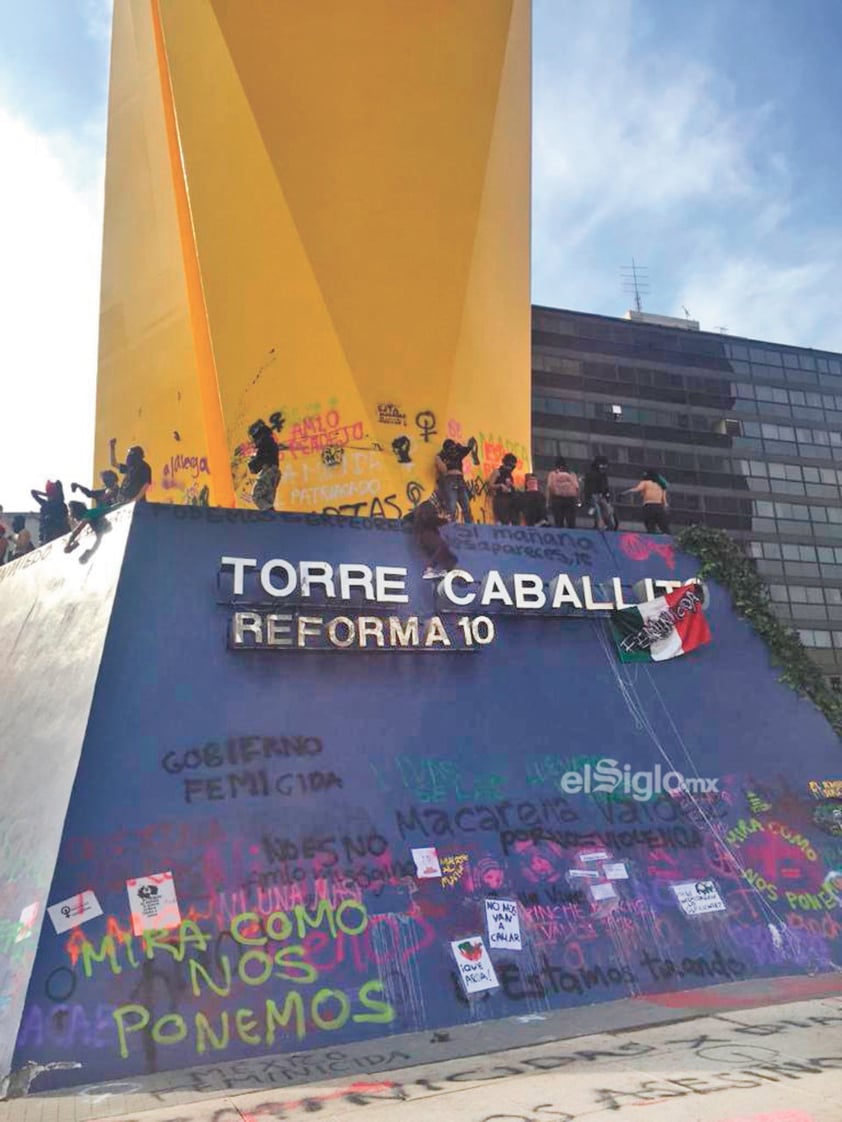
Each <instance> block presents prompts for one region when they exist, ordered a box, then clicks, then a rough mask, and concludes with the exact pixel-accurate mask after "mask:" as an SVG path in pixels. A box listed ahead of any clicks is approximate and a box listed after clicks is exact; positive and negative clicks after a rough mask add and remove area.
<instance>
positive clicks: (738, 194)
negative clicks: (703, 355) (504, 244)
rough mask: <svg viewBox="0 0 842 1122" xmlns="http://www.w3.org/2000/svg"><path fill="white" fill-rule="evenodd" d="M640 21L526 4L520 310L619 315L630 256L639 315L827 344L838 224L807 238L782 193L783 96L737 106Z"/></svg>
mask: <svg viewBox="0 0 842 1122" xmlns="http://www.w3.org/2000/svg"><path fill="white" fill-rule="evenodd" d="M641 11H645V9H643V7H642V6H641V5H639V4H632V3H630V2H627V0H613V2H611V0H606V2H605V3H601V4H598V5H587V6H585V5H582V6H575V5H571V4H565V5H563V6H562V5H558V4H556V3H540V2H539V3H538V4H537V5H536V20H535V54H536V58H535V82H534V87H535V99H534V115H535V116H534V155H533V163H534V176H533V182H534V198H533V230H534V235H533V297H534V299H535V301H536V302H538V303H544V304H550V305H557V306H562V307H570V308H576V309H578V310H581V311H594V312H603V313H606V314H609V315H611V314H613V315H616V314H620V313H621V312H622V311H623V310H624V305H625V306H628V298H626V299H624V298H623V296H622V294H621V283H620V276H619V273H620V267H621V266H622V265H626V264H628V263H629V262H630V260H631V257H632V256H635V257H636V258H637V260H638V262H641V261H642V262H644V263H645V264H647V265H648V266H649V268H650V275H651V278H652V289H653V294H652V297H651V299H650V300H649V302H648V303H647V304H645V306H646V307H647V308H648V310H651V311H654V312H662V313H665V314H668V313H673V314H676V313H677V314H679V315H680V314H681V305H682V304H686V305H687V307H688V308H689V309H690V311H691V313H692V315H693V317H694V318H696V319H700V320H701V321H702V327H703V328H707V329H711V330H715V329H716V326H718V325H721V324H727V325H729V327H730V330H731V332H732V333H734V334H746V335H756V336H759V337H762V338H768V339H773V340H779V341H788V342H793V343H799V344H801V345H806V346H824V347H828V348H831V349H840V348H842V331H841V330H840V329H839V328H838V327H837V326H836V324H837V319H836V314H835V309H834V308H833V307H832V302H831V300H830V298H829V295H828V293H829V292H832V290H831V289H830V288H829V280H830V277H831V274H832V270H833V268H834V266H835V264H836V262H838V260H839V257H838V251H839V248H840V243H842V227H840V228H839V229H836V230H831V231H818V230H813V229H811V228H810V220H809V212H808V209H807V203H806V200H804V199H799V198H797V197H795V195H794V194H793V187H792V176H791V172H790V166H789V160H788V158H787V155H788V154H787V151H786V150H784V149H783V148H782V145H781V144H780V143H778V134H777V133H776V132H775V127H776V121H779V120H780V119H781V117H782V115H784V114H785V113H786V112H787V104H786V102H785V99H784V97H783V95H782V97H781V100H780V101H779V102H778V103H776V104H774V105H772V104H767V103H764V102H763V101H762V100H755V101H754V102H753V103H747V102H746V101H745V97H743V99H742V101H739V100H738V98H737V94H736V91H735V89H734V87H733V86H732V85H731V84H730V82H729V81H728V79H727V76H726V75H724V74H723V73H722V72H720V71H719V70H717V69H714V68H713V66H712V65H708V64H705V63H704V62H702V61H701V58H702V57H703V52H702V51H700V50H698V49H696V53H695V54H694V42H693V40H692V37H687V36H685V37H683V38H682V39H681V40H679V39H678V38H676V39H675V40H674V43H673V46H672V47H671V48H670V47H669V46H668V44H667V42H666V40H665V39H664V37H657V38H656V39H653V38H652V36H651V34H650V32H651V30H652V29H651V28H647V27H645V26H641V24H640V22H639V17H640V13H641ZM758 49H761V48H760V45H759V44H758ZM796 230H797V231H798V234H797V236H796V235H795V231H796Z"/></svg>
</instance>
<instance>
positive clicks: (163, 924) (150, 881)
mask: <svg viewBox="0 0 842 1122" xmlns="http://www.w3.org/2000/svg"><path fill="white" fill-rule="evenodd" d="M126 891H127V892H128V894H129V908H130V910H131V914H132V933H133V934H134V935H141V934H142V933H143V932H144V931H168V930H169V929H170V928H171V927H178V925H179V924H180V923H181V913H180V912H179V910H178V900H177V898H176V895H175V881H174V880H173V875H172V873H150V875H149V876H146V877H136V878H133V879H132V880H127V881H126Z"/></svg>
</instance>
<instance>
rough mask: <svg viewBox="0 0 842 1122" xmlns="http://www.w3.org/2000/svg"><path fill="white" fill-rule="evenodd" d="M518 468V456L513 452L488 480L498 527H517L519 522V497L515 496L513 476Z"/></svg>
mask: <svg viewBox="0 0 842 1122" xmlns="http://www.w3.org/2000/svg"><path fill="white" fill-rule="evenodd" d="M516 466H517V456H516V455H515V454H514V453H513V452H507V453H506V455H505V456H504V457H503V459H502V462H501V464H500V466H499V467H498V468H495V469H494V471H493V472H492V473H491V475H490V476H489V478H488V490H489V492H490V493H491V506H492V509H493V511H494V521H495V522H496V523H497V525H498V526H515V525H517V522H518V509H517V498H518V497H517V495H516V494H515V480H514V474H513V473H514V470H515V467H516Z"/></svg>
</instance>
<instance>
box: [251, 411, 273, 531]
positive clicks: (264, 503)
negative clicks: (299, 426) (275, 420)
mask: <svg viewBox="0 0 842 1122" xmlns="http://www.w3.org/2000/svg"><path fill="white" fill-rule="evenodd" d="M271 419H272V418H271V417H270V418H269V420H271ZM248 433H249V439H250V440H251V442H252V443H253V444H254V455H253V456H252V458H251V459H250V460H249V464H248V467H249V471H250V472H251V473H252V475H256V476H257V479H255V481H254V489H253V490H252V493H251V498H252V502H253V503H254V505H255V506H256V507H257V509H258V510H274V509H275V496H276V495H277V493H278V485H279V484H280V482H281V469H280V467H278V459H279V455H280V449H279V448H278V442H277V441H276V440H275V437H274V436H273V434H272V430H271V429H270V428H269V426H268V425H267V424H266V422H265V421H263V420H259V421H255V422H254V424H253V425H250V426H249V430H248Z"/></svg>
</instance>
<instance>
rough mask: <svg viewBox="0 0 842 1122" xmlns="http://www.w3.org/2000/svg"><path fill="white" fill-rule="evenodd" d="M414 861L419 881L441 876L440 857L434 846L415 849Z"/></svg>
mask: <svg viewBox="0 0 842 1122" xmlns="http://www.w3.org/2000/svg"><path fill="white" fill-rule="evenodd" d="M412 860H413V861H414V862H415V874H416V876H417V877H418V878H419V879H422V880H423V879H425V878H428V877H440V876H441V865H440V864H439V855H438V853H436V850H435V849H434V848H433V847H432V846H429V847H427V848H425V849H413V851H412Z"/></svg>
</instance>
